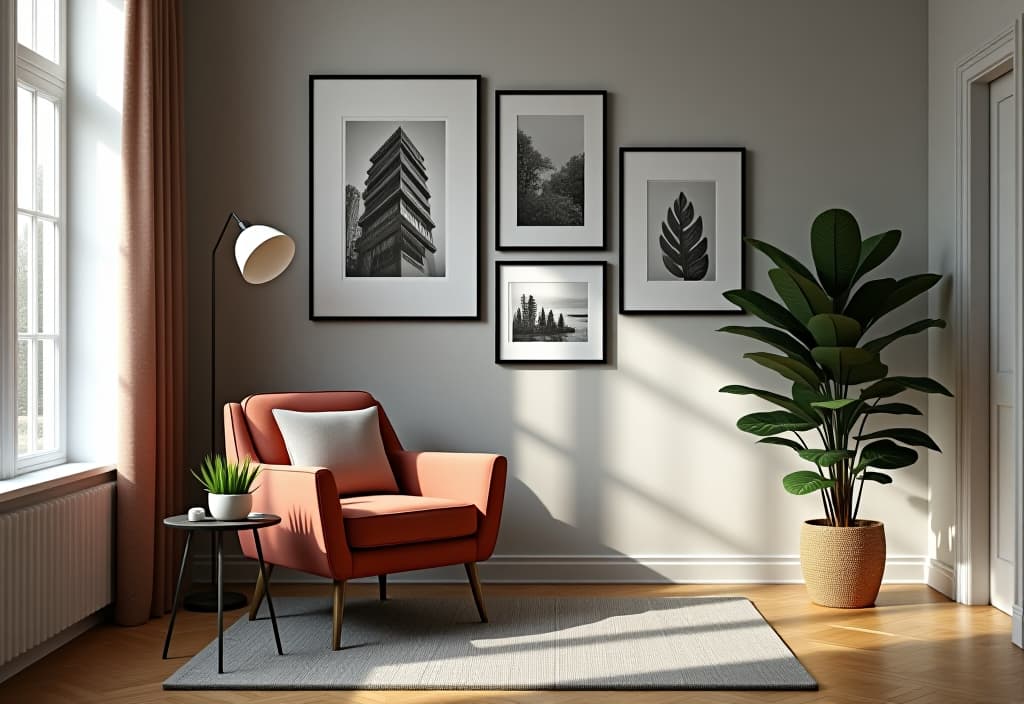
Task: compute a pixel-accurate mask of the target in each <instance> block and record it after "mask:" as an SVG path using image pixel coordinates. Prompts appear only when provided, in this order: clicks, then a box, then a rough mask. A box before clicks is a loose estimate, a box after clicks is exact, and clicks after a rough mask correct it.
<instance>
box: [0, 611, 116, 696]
mask: <svg viewBox="0 0 1024 704" xmlns="http://www.w3.org/2000/svg"><path fill="white" fill-rule="evenodd" d="M107 613H108V609H101V610H99V611H97V612H96V613H94V614H92V615H91V616H86V617H85V618H83V619H82V620H81V621H79V622H78V623H76V624H74V625H71V626H68V627H67V628H65V629H64V630H63V631H61V632H60V633H58V634H57V635H55V636H54V637H53V638H50V639H49V640H46V641H43V642H42V643H40V644H39V645H37V646H35V647H34V648H32V649H31V650H26V651H25V652H24V653H22V654H21V655H19V656H18V657H16V658H14V659H13V660H9V661H7V662H5V663H3V664H2V665H0V683H2V682H4V681H5V680H8V679H10V678H11V677H14V675H16V674H18V673H19V672H21V671H22V670H24V669H25V668H26V667H29V666H30V665H34V664H35V663H37V662H39V661H40V660H42V659H43V658H45V657H46V656H47V655H49V654H50V653H52V652H53V651H54V650H56V649H57V648H60V647H62V646H64V645H67V644H68V643H70V642H71V641H73V640H74V639H75V638H77V637H78V636H80V635H82V634H83V633H85V632H86V631H88V630H89V629H90V628H94V627H96V626H98V625H99V624H101V623H103V622H104V621H106V620H107Z"/></svg>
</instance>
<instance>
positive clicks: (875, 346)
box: [811, 318, 946, 352]
mask: <svg viewBox="0 0 1024 704" xmlns="http://www.w3.org/2000/svg"><path fill="white" fill-rule="evenodd" d="M944 327H946V321H945V320H940V319H938V318H926V319H925V320H919V321H917V322H916V323H911V324H910V325H907V326H906V327H902V328H900V329H899V330H897V331H896V332H894V333H890V334H889V335H885V336H884V337H879V338H877V339H875V340H871V341H870V342H867V343H865V344H864V349H866V350H873V351H875V352H881V351H882V350H883V349H885V348H886V347H888V346H889V345H890V344H892V343H893V342H895V341H896V340H898V339H900V338H901V337H906V336H907V335H913V334H915V333H919V332H922V331H924V330H927V329H928V328H944ZM811 332H814V331H813V330H812V331H811Z"/></svg>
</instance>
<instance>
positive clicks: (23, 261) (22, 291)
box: [17, 213, 32, 332]
mask: <svg viewBox="0 0 1024 704" xmlns="http://www.w3.org/2000/svg"><path fill="white" fill-rule="evenodd" d="M31 232H32V218H31V217H30V216H28V215H22V214H21V213H18V290H17V307H18V332H28V302H29V298H28V272H29V266H28V262H29V258H30V257H31V256H32V252H31V244H32V239H31Z"/></svg>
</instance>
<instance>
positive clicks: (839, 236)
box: [721, 210, 951, 608]
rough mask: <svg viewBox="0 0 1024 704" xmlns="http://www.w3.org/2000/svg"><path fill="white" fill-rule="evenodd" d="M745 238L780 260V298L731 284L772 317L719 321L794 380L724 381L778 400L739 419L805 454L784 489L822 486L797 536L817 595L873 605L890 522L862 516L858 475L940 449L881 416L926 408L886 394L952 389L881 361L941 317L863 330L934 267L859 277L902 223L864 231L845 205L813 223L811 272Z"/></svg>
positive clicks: (737, 299) (738, 298)
mask: <svg viewBox="0 0 1024 704" xmlns="http://www.w3.org/2000/svg"><path fill="white" fill-rule="evenodd" d="M747 241H748V242H749V243H750V245H751V246H752V247H754V248H755V249H757V250H758V251H760V252H761V253H763V254H765V255H766V256H767V257H768V258H769V259H771V261H772V263H773V264H774V265H775V268H773V269H772V270H770V271H769V272H768V276H769V279H770V280H771V282H772V286H773V287H774V288H775V292H776V293H777V294H778V296H779V298H780V299H781V301H782V305H780V304H779V303H777V302H776V301H774V300H772V299H771V298H769V297H767V296H764V295H762V294H760V293H757V292H755V291H749V290H735V291H728V292H726V293H725V294H724V295H725V297H726V298H727V299H728V300H729V301H731V302H732V303H734V304H736V305H737V306H739V307H740V308H742V309H743V310H744V311H746V312H747V313H749V314H751V315H754V316H756V317H758V318H760V319H761V320H763V321H764V322H766V323H768V325H769V326H770V327H765V326H739V325H729V326H726V327H724V328H721V331H722V332H728V333H733V334H736V335H742V336H744V337H748V338H752V339H754V340H757V341H758V342H762V343H765V344H767V345H769V346H771V347H774V348H775V349H776V350H778V351H779V352H781V353H782V354H774V353H769V352H750V353H747V354H745V355H744V357H745V358H747V359H749V360H751V361H753V362H756V363H757V364H760V365H761V366H763V367H767V368H768V369H771V370H772V371H775V372H777V373H778V374H780V375H781V376H782V377H783V378H784V379H786V381H787V382H789V383H790V384H791V386H790V388H789V393H776V392H774V391H767V390H761V389H754V388H750V387H747V386H738V385H732V386H725V387H723V388H722V389H721V391H722V392H724V393H729V394H741V395H753V396H757V397H759V398H761V399H762V400H764V401H767V402H769V403H771V404H774V405H775V406H778V407H779V409H781V410H774V411H765V412H760V413H751V414H749V415H745V416H743V417H742V418H740V419H739V421H737V424H736V425H737V427H739V429H740V430H743V431H746V432H748V433H752V434H753V435H757V436H759V437H760V438H761V439H760V440H759V441H758V442H761V443H766V444H772V445H781V446H783V447H788V448H790V449H791V450H793V451H794V452H795V453H796V454H797V456H798V457H799V458H800V459H801V460H803V461H805V462H808V463H810V465H811V467H810V468H807V469H802V470H798V471H795V472H791V473H789V474H787V475H786V476H785V477H783V479H782V485H783V487H784V488H785V489H786V491H788V492H789V493H791V494H797V495H803V494H810V493H814V492H818V493H819V494H820V496H821V505H822V509H823V511H824V514H825V515H824V517H823V518H820V519H814V520H809V521H806V522H805V523H804V524H803V526H802V528H801V535H800V565H801V568H802V570H803V575H804V581H805V582H806V584H807V589H808V592H809V594H810V596H811V599H812V600H813V601H815V602H816V603H818V604H822V605H824V606H834V607H844V608H857V607H863V606H870V605H872V604H873V603H874V601H875V597H877V595H878V588H879V585H880V584H881V581H882V573H883V571H884V569H885V532H884V527H883V525H882V523H881V522H879V521H873V520H864V519H862V518H860V500H861V496H862V494H863V491H864V483H865V482H877V483H878V484H890V483H892V477H891V476H890V475H889V474H888V472H889V471H890V470H898V469H900V468H903V467H909V466H911V465H913V464H914V463H915V462H916V461H917V459H918V453H917V451H916V450H915V449H914V448H915V447H922V448H926V449H929V450H936V451H938V450H939V448H938V446H937V445H936V444H935V442H934V441H933V440H932V439H931V438H930V437H929V436H928V435H927V434H926V433H923V432H921V431H920V430H917V429H915V428H907V427H902V425H903V424H900V423H898V422H894V421H892V420H887V419H891V418H892V417H893V416H901V415H921V411H920V410H918V409H917V408H915V407H914V406H912V405H910V404H908V403H904V402H896V401H893V400H891V399H892V398H893V397H894V396H896V395H897V394H900V393H901V392H903V391H907V390H914V391H921V392H924V393H930V394H932V393H938V394H944V395H946V396H950V395H951V394H950V393H949V391H947V390H946V388H945V387H944V386H942V384H940V383H938V382H937V381H934V380H932V379H929V378H926V377H908V376H892V375H890V374H889V368H888V367H887V366H886V365H885V364H884V363H883V361H882V353H883V351H884V350H885V349H886V348H887V347H888V346H889V345H890V344H892V343H893V342H896V341H897V340H899V339H900V338H903V337H905V336H908V335H913V334H916V333H920V332H923V331H925V330H927V329H929V328H942V327H945V325H946V323H945V321H943V320H939V319H933V318H926V319H924V320H919V321H917V322H915V323H912V324H910V325H907V326H905V327H902V328H899V329H898V330H896V331H894V332H891V333H889V334H886V335H881V336H874V335H871V334H869V333H870V331H871V328H873V327H874V326H875V324H876V323H878V322H879V321H880V320H882V319H883V318H884V317H885V316H887V315H888V314H889V313H891V312H893V311H895V310H896V309H898V308H900V307H901V306H903V305H904V304H906V303H908V302H909V301H911V300H912V299H914V298H916V297H917V296H919V295H921V294H923V293H924V292H925V291H927V290H928V289H930V288H931V287H932V286H934V285H935V284H936V283H938V281H939V279H940V278H941V277H940V276H939V275H937V274H918V275H915V276H908V277H906V278H901V279H894V278H878V279H871V280H864V276H865V275H866V274H867V273H869V272H870V271H872V270H873V269H875V268H876V267H878V266H879V265H880V264H882V263H883V262H884V261H885V260H886V259H888V258H889V256H890V255H891V254H892V253H893V251H895V249H896V247H897V245H898V244H899V241H900V232H899V231H898V230H889V231H888V232H883V233H881V234H879V235H875V236H873V237H869V238H867V239H863V240H862V239H861V234H860V227H859V226H858V224H857V221H856V219H854V217H853V215H851V214H850V213H848V212H847V211H845V210H827V211H825V212H823V213H822V214H821V215H819V216H818V217H817V218H815V220H814V223H813V224H812V225H811V254H812V258H813V260H814V269H815V272H814V273H812V272H811V270H810V269H808V268H807V267H806V266H804V265H803V264H801V263H800V262H799V261H798V260H797V259H795V258H794V257H792V256H790V255H789V254H786V253H785V252H783V251H782V250H780V249H778V248H776V247H774V246H772V245H770V244H768V243H767V242H763V241H759V240H755V239H748V240H747ZM866 426H867V427H866Z"/></svg>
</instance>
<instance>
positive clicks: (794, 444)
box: [758, 436, 804, 452]
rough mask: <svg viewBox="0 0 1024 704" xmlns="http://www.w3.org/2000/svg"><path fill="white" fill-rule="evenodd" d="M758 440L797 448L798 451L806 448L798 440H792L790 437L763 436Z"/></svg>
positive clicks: (768, 443)
mask: <svg viewBox="0 0 1024 704" xmlns="http://www.w3.org/2000/svg"><path fill="white" fill-rule="evenodd" d="M758 442H759V443H764V444H765V445H781V446H782V447H788V448H790V449H793V450H796V451H797V452H800V451H801V450H803V449H804V446H803V445H801V444H800V443H798V442H797V441H796V440H790V439H789V438H779V437H774V436H772V437H767V438H761V439H760V440H758Z"/></svg>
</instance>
